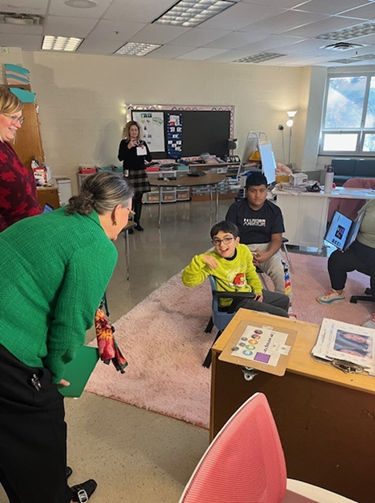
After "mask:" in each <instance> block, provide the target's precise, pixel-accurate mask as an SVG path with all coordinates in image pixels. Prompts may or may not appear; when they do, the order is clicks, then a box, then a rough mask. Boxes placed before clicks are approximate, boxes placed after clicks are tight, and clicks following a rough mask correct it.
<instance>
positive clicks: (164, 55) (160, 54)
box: [145, 45, 195, 59]
mask: <svg viewBox="0 0 375 503" xmlns="http://www.w3.org/2000/svg"><path fill="white" fill-rule="evenodd" d="M194 50H195V48H194V47H178V46H174V45H173V46H172V45H163V47H160V48H159V49H156V50H155V51H152V52H150V54H147V56H145V58H147V59H175V58H177V57H178V56H182V55H183V54H188V53H190V52H192V51H194Z"/></svg>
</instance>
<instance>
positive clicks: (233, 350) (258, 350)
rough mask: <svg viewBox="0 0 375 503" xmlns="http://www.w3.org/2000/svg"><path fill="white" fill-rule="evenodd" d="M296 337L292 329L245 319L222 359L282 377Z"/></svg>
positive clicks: (227, 346)
mask: <svg viewBox="0 0 375 503" xmlns="http://www.w3.org/2000/svg"><path fill="white" fill-rule="evenodd" d="M291 325H292V322H291ZM296 336H297V331H296V330H293V329H289V328H287V329H286V328H285V327H283V328H281V327H278V326H276V325H275V326H270V325H264V324H261V323H260V324H257V323H252V322H249V321H246V320H243V321H241V322H240V323H239V324H238V327H237V328H236V330H235V331H234V332H233V335H232V337H231V338H230V339H229V341H228V343H227V345H226V346H225V348H224V349H223V351H222V353H221V355H220V356H219V360H223V361H226V362H229V363H234V364H236V365H243V366H244V367H250V368H253V369H256V370H262V371H263V372H267V373H269V374H274V375H277V376H283V375H284V374H285V370H286V366H287V363H288V359H289V356H290V353H291V350H292V346H293V343H294V341H295V338H296Z"/></svg>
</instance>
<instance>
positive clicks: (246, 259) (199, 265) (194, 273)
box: [182, 244, 262, 306]
mask: <svg viewBox="0 0 375 503" xmlns="http://www.w3.org/2000/svg"><path fill="white" fill-rule="evenodd" d="M204 255H210V256H211V257H214V259H215V260H216V262H217V269H213V268H212V267H210V266H208V265H207V264H206V263H205V262H204V260H203V257H204ZM209 275H212V276H214V277H215V279H216V284H217V289H218V290H219V291H223V292H254V293H256V294H258V293H262V284H261V282H260V279H259V276H258V274H257V273H256V270H255V266H254V264H253V256H252V254H251V252H250V250H249V248H248V247H247V246H246V245H243V244H239V245H238V246H237V248H236V255H235V257H234V258H232V259H226V258H224V257H222V256H221V255H219V254H218V253H217V252H216V250H214V251H211V252H208V253H205V254H201V255H195V257H193V259H192V261H191V262H190V264H189V265H188V266H187V267H185V269H184V270H183V272H182V282H183V283H184V285H185V286H198V285H200V284H201V283H203V281H204V280H205V279H206V278H207V276H209ZM231 303H232V300H231V299H220V302H219V304H220V305H221V306H229V305H230V304H231Z"/></svg>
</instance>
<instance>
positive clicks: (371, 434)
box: [210, 309, 375, 503]
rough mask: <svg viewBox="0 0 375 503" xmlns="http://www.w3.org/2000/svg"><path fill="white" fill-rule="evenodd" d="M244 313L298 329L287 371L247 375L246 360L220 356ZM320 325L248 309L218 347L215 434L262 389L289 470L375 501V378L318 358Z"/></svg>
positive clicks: (212, 432) (298, 476)
mask: <svg viewBox="0 0 375 503" xmlns="http://www.w3.org/2000/svg"><path fill="white" fill-rule="evenodd" d="M242 320H248V321H249V322H250V321H253V322H256V323H259V322H260V323H264V324H267V325H272V324H274V325H275V324H276V321H277V325H278V326H281V327H282V326H285V327H287V326H289V327H290V326H291V324H292V328H294V329H296V330H298V336H297V340H296V343H295V345H294V347H293V350H292V353H291V356H290V359H289V362H288V366H287V371H286V373H285V375H284V376H283V377H277V376H273V375H271V374H266V373H262V372H259V373H258V375H257V376H256V377H255V378H254V379H253V380H252V381H245V379H244V373H243V370H242V368H241V367H240V366H238V365H233V364H230V363H226V362H223V361H221V360H219V359H218V357H219V355H220V354H221V351H222V350H223V348H224V347H225V345H226V343H227V341H228V340H229V339H230V337H231V335H232V334H233V332H234V330H235V329H236V327H237V326H238V324H239V323H240V322H241V321H242ZM318 332H319V326H318V325H314V324H312V323H304V322H301V321H295V320H291V319H289V320H288V319H287V318H280V317H276V316H272V315H268V314H262V313H255V312H254V311H249V310H246V309H241V310H239V311H238V313H237V314H236V315H235V316H234V318H233V319H232V321H231V322H230V324H229V325H228V327H227V328H226V330H225V331H224V332H223V334H222V335H221V337H220V338H219V339H218V340H217V342H216V344H215V345H214V347H213V355H212V386H211V420H210V435H211V438H213V437H214V436H215V435H216V434H217V432H218V431H219V430H220V428H221V427H222V426H223V425H224V423H225V422H226V421H227V420H228V419H229V417H230V416H231V415H232V414H233V413H234V412H235V411H236V410H237V409H238V407H239V406H240V405H242V404H243V403H244V402H245V401H246V399H247V398H248V397H250V396H251V395H253V394H254V393H255V392H257V391H260V392H262V393H264V394H265V395H266V397H267V399H268V401H269V403H270V406H271V409H272V413H273V415H274V417H275V421H276V424H277V428H278V430H279V434H280V438H281V442H282V445H283V448H284V452H285V458H286V465H287V469H288V477H290V478H293V479H298V480H302V481H305V482H309V483H311V484H315V485H318V486H320V487H323V488H325V489H328V490H331V491H334V492H337V493H339V494H342V495H343V496H346V497H347V498H351V499H354V500H355V501H358V502H360V503H373V501H374V489H373V479H372V477H373V472H374V466H375V378H373V377H369V376H367V375H362V374H361V375H359V374H344V373H343V372H341V371H340V370H338V369H335V368H334V367H332V366H331V365H329V364H324V363H317V362H315V361H314V360H313V358H312V357H311V349H312V347H313V345H314V343H315V340H316V337H317V334H318Z"/></svg>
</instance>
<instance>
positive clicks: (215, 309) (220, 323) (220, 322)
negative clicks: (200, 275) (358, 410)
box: [208, 275, 235, 332]
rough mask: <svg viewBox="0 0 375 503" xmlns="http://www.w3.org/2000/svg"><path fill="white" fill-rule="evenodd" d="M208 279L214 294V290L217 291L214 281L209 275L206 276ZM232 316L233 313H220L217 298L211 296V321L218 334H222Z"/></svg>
mask: <svg viewBox="0 0 375 503" xmlns="http://www.w3.org/2000/svg"><path fill="white" fill-rule="evenodd" d="M208 279H209V280H210V285H211V290H212V291H213V292H214V291H215V290H217V286H216V279H215V277H214V276H211V275H210V276H208ZM234 314H235V313H226V312H225V311H220V310H219V299H218V297H215V295H212V321H213V323H214V325H215V327H216V328H217V329H218V330H219V332H222V331H223V330H224V329H225V328H226V326H227V325H228V323H229V322H230V320H231V319H232V318H233V316H234Z"/></svg>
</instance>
